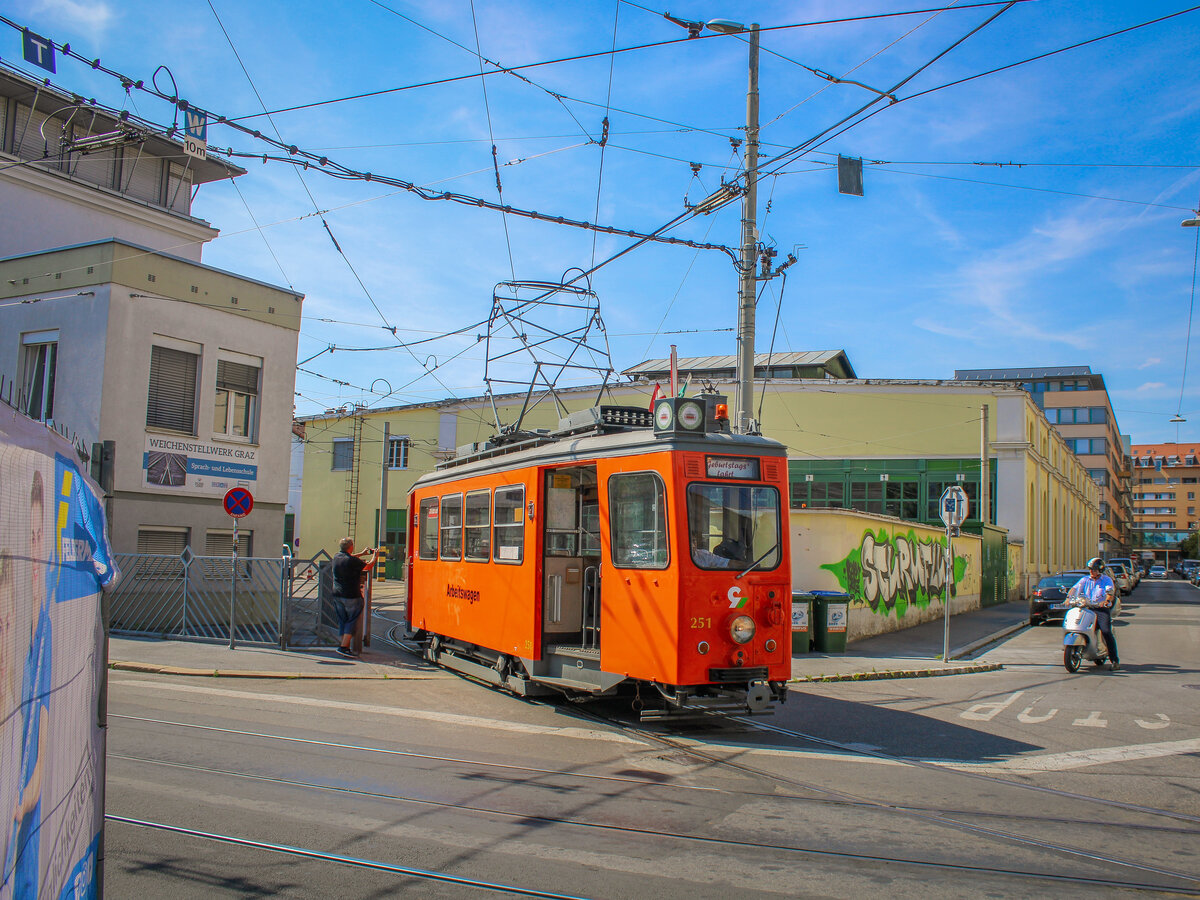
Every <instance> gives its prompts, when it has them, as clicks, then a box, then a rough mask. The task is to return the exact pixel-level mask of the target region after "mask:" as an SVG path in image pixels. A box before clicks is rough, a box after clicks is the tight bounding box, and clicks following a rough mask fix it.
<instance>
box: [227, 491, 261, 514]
mask: <svg viewBox="0 0 1200 900" xmlns="http://www.w3.org/2000/svg"><path fill="white" fill-rule="evenodd" d="M222 505H223V506H224V507H225V512H227V513H229V515H231V516H233V517H234V518H235V519H240V518H242V517H243V516H248V515H250V510H252V509H254V495H253V494H251V493H250V492H249V491H248V490H246V488H244V487H235V488H230V489H229V490H227V491H226V492H225V499H224V500H223V501H222Z"/></svg>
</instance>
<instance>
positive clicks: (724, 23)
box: [663, 13, 758, 434]
mask: <svg viewBox="0 0 1200 900" xmlns="http://www.w3.org/2000/svg"><path fill="white" fill-rule="evenodd" d="M663 17H664V18H666V19H668V20H669V21H671V22H674V23H675V24H676V25H679V26H682V27H683V28H686V29H687V31H688V37H689V38H694V37H698V36H699V34H700V29H701V27H704V28H707V29H708V30H709V31H713V32H716V33H717V34H746V33H747V32H749V34H750V40H749V43H750V79H749V85H748V87H747V90H746V189H745V193H743V194H742V259H741V263H740V264H739V266H738V268H739V270H740V271H739V275H740V279H739V282H738V330H737V347H738V352H737V364H736V366H735V372H736V374H735V376H734V378H735V381H736V383H737V384H736V387H735V389H734V404H735V409H736V412H737V431H738V432H740V433H741V434H749V433H750V431H751V429H752V425H751V422H752V420H751V418H750V413H751V411H752V410H753V409H754V299H755V293H756V290H755V287H756V284H757V278H756V277H755V263H756V262H757V256H758V253H757V247H758V222H757V218H758V23H754V24H751V25H750V26H749V27H747V26H745V25H743V24H742V23H741V22H733V21H730V20H729V19H710V20H709V21H708V22H706V23H704V24H703V26H701V23H699V22H691V21H687V20H685V19H677V18H675V17H674V16H672V15H670V14H668V13H664V14H663Z"/></svg>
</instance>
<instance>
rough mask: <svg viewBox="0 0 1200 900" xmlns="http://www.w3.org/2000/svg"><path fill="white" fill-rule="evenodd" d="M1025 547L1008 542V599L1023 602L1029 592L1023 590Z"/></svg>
mask: <svg viewBox="0 0 1200 900" xmlns="http://www.w3.org/2000/svg"><path fill="white" fill-rule="evenodd" d="M1024 572H1025V545H1024V544H1022V543H1021V542H1020V541H1013V540H1009V542H1008V599H1009V600H1010V601H1012V600H1025V599H1027V598H1028V597H1029V592H1028V591H1027V590H1026V588H1025V579H1024Z"/></svg>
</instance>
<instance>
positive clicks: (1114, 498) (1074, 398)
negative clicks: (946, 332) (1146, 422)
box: [954, 366, 1133, 557]
mask: <svg viewBox="0 0 1200 900" xmlns="http://www.w3.org/2000/svg"><path fill="white" fill-rule="evenodd" d="M954 377H955V379H956V380H960V381H1003V382H1008V383H1014V384H1017V385H1019V386H1020V387H1021V388H1022V389H1024V390H1025V391H1026V392H1028V393H1029V395H1030V396H1031V397H1032V398H1033V402H1034V403H1035V404H1036V405H1037V406H1038V408H1039V409H1041V410H1042V411H1043V412H1044V413H1045V415H1046V421H1047V422H1049V423H1050V424H1051V425H1053V426H1054V428H1055V430H1056V431H1058V433H1059V434H1060V435H1062V437H1063V439H1064V440H1065V441H1066V442H1067V446H1068V447H1070V449H1071V450H1072V451H1073V452H1074V453H1075V455H1076V456H1078V457H1079V460H1080V462H1082V463H1083V465H1084V466H1085V467H1086V468H1087V470H1088V472H1089V473H1090V474H1091V476H1092V479H1093V480H1094V481H1095V482H1096V484H1098V485H1099V486H1100V538H1099V542H1098V544H1097V545H1096V546H1095V547H1094V548H1092V550H1094V551H1095V552H1096V553H1099V554H1100V555H1101V556H1105V557H1109V556H1128V555H1129V552H1130V546H1131V542H1132V533H1133V532H1132V526H1133V497H1132V493H1131V491H1130V479H1131V476H1132V464H1131V460H1130V452H1129V439H1128V438H1127V437H1126V436H1124V435H1122V434H1121V432H1120V429H1119V428H1118V426H1117V417H1116V415H1115V414H1114V413H1113V408H1112V402H1111V400H1110V399H1109V396H1108V390H1107V388H1105V386H1104V377H1103V376H1102V375H1100V374H1099V373H1096V372H1093V371H1092V370H1091V368H1090V367H1088V366H1060V367H1056V368H1040V369H961V370H958V371H956V372H955V373H954ZM1088 555H1091V551H1089V554H1088Z"/></svg>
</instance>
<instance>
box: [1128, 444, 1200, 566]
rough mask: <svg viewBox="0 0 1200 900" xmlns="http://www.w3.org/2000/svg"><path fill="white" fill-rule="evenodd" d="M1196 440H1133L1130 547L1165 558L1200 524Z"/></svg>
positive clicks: (1199, 487)
mask: <svg viewBox="0 0 1200 900" xmlns="http://www.w3.org/2000/svg"><path fill="white" fill-rule="evenodd" d="M1198 447H1200V445H1192V444H1134V445H1133V448H1132V451H1133V535H1134V541H1133V546H1134V552H1135V553H1136V552H1139V551H1140V552H1141V553H1143V554H1146V553H1150V554H1153V555H1154V557H1155V558H1156V559H1157V560H1158V561H1159V562H1163V563H1165V562H1166V561H1167V559H1168V558H1169V557H1171V556H1173V555H1174V551H1175V550H1176V549H1177V548H1178V547H1179V542H1180V541H1182V540H1183V539H1184V538H1186V537H1187V536H1188V535H1189V534H1190V533H1191V532H1193V531H1195V530H1196V529H1197V528H1198V527H1200V499H1197V498H1198V497H1200V455H1198V449H1197V448H1198Z"/></svg>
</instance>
